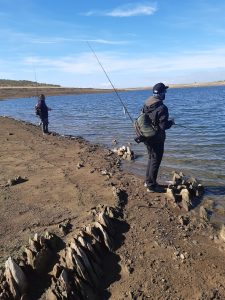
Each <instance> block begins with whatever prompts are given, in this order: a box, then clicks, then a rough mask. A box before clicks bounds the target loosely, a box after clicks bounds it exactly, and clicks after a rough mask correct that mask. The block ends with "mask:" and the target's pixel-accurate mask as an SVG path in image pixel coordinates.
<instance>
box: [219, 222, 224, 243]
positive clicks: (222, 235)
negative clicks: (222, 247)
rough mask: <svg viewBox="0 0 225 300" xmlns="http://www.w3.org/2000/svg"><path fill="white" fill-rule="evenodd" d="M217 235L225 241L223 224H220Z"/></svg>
mask: <svg viewBox="0 0 225 300" xmlns="http://www.w3.org/2000/svg"><path fill="white" fill-rule="evenodd" d="M219 236H220V238H221V240H222V241H223V242H225V225H222V227H221V230H220V234H219Z"/></svg>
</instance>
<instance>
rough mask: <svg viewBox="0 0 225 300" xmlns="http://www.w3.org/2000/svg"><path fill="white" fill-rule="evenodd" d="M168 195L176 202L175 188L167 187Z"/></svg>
mask: <svg viewBox="0 0 225 300" xmlns="http://www.w3.org/2000/svg"><path fill="white" fill-rule="evenodd" d="M166 196H167V197H168V198H169V199H170V200H172V201H173V202H176V197H175V194H174V191H173V189H171V188H167V189H166Z"/></svg>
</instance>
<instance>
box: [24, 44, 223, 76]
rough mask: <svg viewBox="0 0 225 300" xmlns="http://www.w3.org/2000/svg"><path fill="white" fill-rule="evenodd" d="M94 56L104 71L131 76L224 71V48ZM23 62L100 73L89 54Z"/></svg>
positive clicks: (35, 58)
mask: <svg viewBox="0 0 225 300" xmlns="http://www.w3.org/2000/svg"><path fill="white" fill-rule="evenodd" d="M97 56H98V58H99V60H100V62H101V63H102V65H103V66H104V67H105V69H106V70H107V71H109V72H112V73H116V72H120V73H124V74H125V73H127V74H131V73H132V72H133V73H134V74H135V73H142V74H144V73H152V72H162V73H163V72H176V71H188V70H192V71H193V70H207V69H215V68H225V48H219V49H212V50H208V51H202V52H200V51H198V52H196V53H191V52H189V53H180V54H176V55H172V54H171V55H167V54H159V55H154V56H149V55H143V54H141V55H140V56H139V57H138V56H135V57H127V56H126V55H125V54H123V55H122V54H121V55H119V54H113V53H109V52H101V53H97ZM25 63H26V64H35V65H38V66H40V67H46V69H49V68H54V69H58V70H59V71H64V72H70V73H74V74H80V73H81V74H91V73H95V72H99V71H101V69H100V66H99V65H98V63H97V61H96V59H95V57H94V56H93V54H92V53H83V54H80V55H79V56H74V57H72V56H68V57H58V58H57V59H55V58H54V59H53V58H41V57H28V58H26V60H25Z"/></svg>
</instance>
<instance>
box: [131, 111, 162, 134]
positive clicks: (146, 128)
mask: <svg viewBox="0 0 225 300" xmlns="http://www.w3.org/2000/svg"><path fill="white" fill-rule="evenodd" d="M134 127H135V130H136V133H137V135H138V136H140V137H145V138H146V139H151V138H153V137H154V136H155V135H156V134H157V132H158V126H157V125H155V124H154V123H153V122H152V120H151V119H150V118H149V116H148V115H147V114H145V113H141V114H140V116H139V117H138V118H137V119H136V120H135V122H134Z"/></svg>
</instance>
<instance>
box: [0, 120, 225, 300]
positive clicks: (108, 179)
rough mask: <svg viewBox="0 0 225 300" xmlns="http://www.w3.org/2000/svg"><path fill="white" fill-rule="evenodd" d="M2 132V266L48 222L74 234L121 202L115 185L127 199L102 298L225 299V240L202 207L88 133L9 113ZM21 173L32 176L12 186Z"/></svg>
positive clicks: (50, 228) (1, 124)
mask: <svg viewBox="0 0 225 300" xmlns="http://www.w3.org/2000/svg"><path fill="white" fill-rule="evenodd" d="M0 138H1V145H0V191H1V193H0V220H1V226H0V265H1V267H3V266H4V262H5V261H6V259H7V258H8V257H9V256H12V257H14V258H17V257H18V256H20V255H21V252H22V251H23V247H24V245H27V244H28V239H29V238H30V237H32V236H33V235H34V233H40V234H41V233H43V232H44V231H45V230H48V231H49V232H53V233H55V234H57V235H58V236H60V238H62V239H63V240H64V241H65V242H66V241H67V240H68V239H69V238H70V237H71V236H73V234H74V232H75V231H76V230H77V229H78V228H81V227H82V226H83V225H84V224H86V223H87V222H89V219H90V211H91V209H92V208H93V207H95V206H96V205H98V204H106V205H110V206H113V205H115V197H114V196H113V192H112V187H113V186H115V187H118V188H121V189H122V190H123V191H124V193H125V194H126V196H127V203H126V205H125V208H124V223H123V228H121V232H120V233H121V234H120V240H118V241H117V245H118V246H117V247H116V250H115V251H114V253H113V254H112V255H111V256H110V257H108V259H107V266H106V268H105V269H104V271H105V274H104V277H103V279H102V280H103V284H102V287H103V288H102V291H101V295H102V296H101V297H100V299H99V300H101V299H102V300H103V299H112V300H122V299H162V300H165V299H171V300H175V299H177V300H178V299H180V300H183V299H184V300H186V299H188V300H189V299H190V300H203V299H207V300H208V299H225V259H224V256H225V249H224V246H225V245H224V244H223V242H222V241H220V239H219V238H218V233H217V232H216V231H215V229H214V228H213V227H212V226H211V225H210V224H206V223H204V222H202V221H201V220H200V219H199V217H198V209H199V208H198V207H196V208H195V209H193V210H192V211H191V212H188V213H186V212H185V211H184V210H183V209H182V208H179V207H173V205H172V204H171V203H170V201H169V199H167V198H166V195H165V194H164V193H157V194H149V193H147V192H146V188H144V186H143V178H139V177H136V176H134V175H133V174H128V173H126V172H124V171H123V170H122V167H119V166H118V157H117V156H116V155H115V154H113V153H112V152H111V151H109V149H106V148H102V147H101V146H99V145H93V144H90V143H89V142H87V141H85V140H83V139H81V138H75V139H71V138H69V137H61V136H59V135H45V136H43V135H42V132H41V129H40V128H38V127H36V126H34V125H31V124H27V123H25V122H18V121H15V120H13V119H9V118H3V117H0ZM78 164H80V166H81V165H82V167H78ZM105 171H107V172H109V173H110V176H106V175H104V174H105V173H107V172H105ZM16 176H21V177H22V178H25V179H26V181H24V182H21V183H20V184H16V185H12V186H10V185H9V186H8V185H7V182H8V180H9V179H13V178H15V177H16ZM180 216H188V218H189V221H190V222H189V224H187V225H184V224H181V222H180ZM67 220H70V223H71V226H72V228H71V231H70V232H69V233H68V234H66V235H64V234H63V233H62V232H61V231H60V229H59V224H61V223H63V222H65V221H67ZM119 230H120V229H119Z"/></svg>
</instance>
